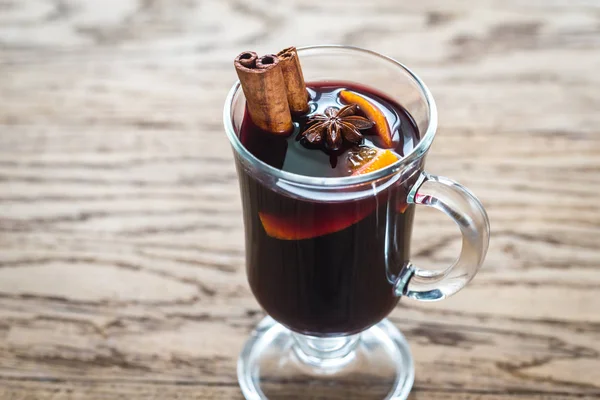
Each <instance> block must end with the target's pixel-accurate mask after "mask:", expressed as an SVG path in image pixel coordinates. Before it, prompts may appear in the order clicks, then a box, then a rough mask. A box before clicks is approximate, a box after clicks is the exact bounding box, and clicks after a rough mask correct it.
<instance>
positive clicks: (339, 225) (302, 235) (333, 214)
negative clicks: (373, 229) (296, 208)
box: [258, 200, 376, 240]
mask: <svg viewBox="0 0 600 400" xmlns="http://www.w3.org/2000/svg"><path fill="white" fill-rule="evenodd" d="M375 206H376V202H375V201H371V200H369V201H361V202H347V203H338V204H326V205H325V204H323V205H316V206H315V208H314V210H313V211H312V212H306V213H298V214H294V215H289V216H279V215H273V214H270V213H265V212H259V213H258V216H259V218H260V222H261V223H262V226H263V228H264V229H265V232H267V235H269V236H271V237H273V238H275V239H281V240H302V239H311V238H315V237H318V236H323V235H328V234H330V233H334V232H339V231H341V230H344V229H346V228H348V227H350V226H352V225H354V224H355V223H357V222H358V221H360V220H362V219H363V218H365V217H366V216H367V215H369V214H370V213H372V212H373V210H375Z"/></svg>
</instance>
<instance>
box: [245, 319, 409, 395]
mask: <svg viewBox="0 0 600 400" xmlns="http://www.w3.org/2000/svg"><path fill="white" fill-rule="evenodd" d="M414 378H415V369H414V365H413V360H412V356H411V354H410V349H409V346H408V343H407V342H406V339H405V338H404V336H403V335H402V334H401V333H400V332H399V331H398V329H396V327H395V326H394V325H393V324H392V323H391V322H389V321H388V320H383V321H381V322H380V323H378V324H377V325H375V326H373V327H371V328H370V329H368V330H366V331H364V332H362V333H360V334H359V335H355V336H346V337H337V338H316V337H310V336H304V335H299V334H295V333H293V332H291V331H290V330H288V329H286V328H285V327H283V326H282V325H280V324H278V323H277V322H275V320H273V319H272V318H271V317H266V318H265V319H263V320H262V321H261V322H260V323H259V324H258V326H257V328H256V330H255V331H254V332H253V333H252V336H251V337H250V339H249V340H248V341H247V342H246V345H245V346H244V349H243V350H242V354H241V355H240V358H239V360H238V381H239V383H240V387H241V389H242V392H243V393H244V396H245V398H246V399H248V400H262V399H269V400H278V399H290V398H307V399H313V398H314V399H329V398H331V399H361V400H363V399H373V400H381V399H406V398H407V397H408V394H409V392H410V390H411V388H412V386H413V382H414Z"/></svg>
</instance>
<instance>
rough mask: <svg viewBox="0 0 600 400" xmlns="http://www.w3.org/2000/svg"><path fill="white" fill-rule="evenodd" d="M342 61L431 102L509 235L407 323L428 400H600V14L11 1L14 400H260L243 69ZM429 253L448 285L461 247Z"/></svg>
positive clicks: (0, 174) (3, 107) (495, 220)
mask: <svg viewBox="0 0 600 400" xmlns="http://www.w3.org/2000/svg"><path fill="white" fill-rule="evenodd" d="M324 42H326V43H330V42H333V43H342V44H352V45H357V46H361V47H367V48H371V49H373V50H376V51H379V52H382V53H385V54H389V55H390V56H393V57H395V58H397V59H400V60H402V61H403V62H404V63H406V64H408V65H409V66H411V67H412V68H413V69H414V70H415V71H417V73H419V74H420V75H421V76H422V78H423V79H424V80H425V81H426V82H428V84H429V86H430V88H431V90H432V91H433V93H434V96H435V97H436V98H437V101H438V106H439V109H440V113H441V115H440V119H441V123H440V130H439V135H438V138H437V140H436V143H435V144H434V146H433V149H432V152H431V156H430V157H429V164H428V166H429V169H430V170H431V171H432V172H434V173H440V174H444V175H448V176H451V177H453V178H455V179H457V180H458V181H461V182H462V183H464V184H465V185H467V186H469V187H470V188H471V189H472V190H473V191H474V192H475V193H476V194H477V195H478V196H479V197H480V198H481V200H482V201H483V202H484V203H485V205H486V207H487V209H488V211H489V215H490V219H491V223H492V241H491V245H490V251H489V254H488V257H487V260H486V262H485V265H484V267H483V268H482V270H481V272H480V274H479V275H478V277H477V278H476V279H475V280H474V281H473V283H472V284H471V285H470V286H469V287H468V288H467V289H466V290H465V291H463V292H462V293H460V294H458V295H457V296H455V297H453V298H452V299H449V300H447V301H444V302H440V303H435V304H422V303H417V302H414V301H410V300H404V301H402V302H401V305H400V306H399V307H398V308H397V309H396V310H395V311H394V312H393V313H392V315H391V320H392V321H393V322H394V323H396V324H397V325H398V326H399V327H400V328H401V329H402V331H403V332H404V333H405V335H406V336H407V338H408V340H409V342H410V343H411V346H412V350H413V355H414V357H415V359H416V370H417V377H416V382H415V386H414V390H413V394H412V395H411V396H412V397H411V398H412V399H486V400H488V399H490V400H491V399H505V400H508V399H511V400H514V399H525V398H533V399H540V400H541V399H574V398H577V399H582V398H585V399H591V398H598V397H599V396H600V356H599V353H600V300H599V296H600V290H598V289H599V288H600V270H599V263H600V250H599V249H600V212H599V211H600V206H599V203H598V201H599V200H600V199H599V194H600V135H599V134H600V131H599V127H600V112H599V110H600V72H599V71H600V52H599V51H600V3H598V2H595V1H590V0H587V1H586V0H548V1H541V0H537V1H536V0H529V1H525V0H503V1H500V0H488V1H479V2H471V1H466V0H465V1H459V0H452V1H444V2H441V1H440V2H436V1H434V0H420V1H412V2H400V1H396V0H382V1H377V2H374V1H364V0H361V1H350V0H348V1H345V2H342V1H339V0H329V1H323V0H303V1H285V2H284V1H281V2H273V1H268V0H253V1H251V2H246V1H243V0H220V1H219V0H214V1H210V0H204V1H200V0H196V1H194V0H187V1H185V0H181V1H167V0H162V1H161V0H140V1H139V2H137V1H131V0H128V1H125V0H121V1H110V2H107V1H104V2H100V1H92V0H88V1H79V2H75V1H65V0H44V1H42V0H39V1H22V0H1V1H0V398H1V399H58V400H64V399H171V398H178V399H240V398H241V394H240V392H239V389H238V386H237V380H236V371H235V363H236V357H237V355H238V353H239V351H240V348H241V346H242V344H243V342H244V340H245V339H246V337H247V336H248V334H249V332H250V331H251V329H252V327H253V326H254V325H255V324H256V323H257V322H258V321H259V320H260V319H261V318H262V317H263V315H264V314H263V312H262V311H261V309H260V308H259V307H258V305H257V303H256V301H255V300H254V299H253V297H252V295H251V293H250V291H249V289H248V285H247V283H246V277H245V273H244V266H243V265H244V247H243V228H242V219H241V214H240V199H239V194H238V186H237V180H236V174H235V170H234V167H233V162H232V156H231V152H230V149H229V145H228V142H227V139H226V137H225V134H224V132H223V129H222V125H221V110H222V105H223V101H224V98H225V95H226V93H227V91H228V89H229V87H230V85H231V84H232V83H233V81H234V79H235V74H234V71H233V68H232V63H231V60H232V59H233V57H234V56H235V55H236V54H237V53H239V52H240V51H241V50H246V49H255V50H257V51H258V52H263V53H264V52H273V51H276V50H278V49H280V48H283V47H285V46H288V45H290V44H296V45H305V44H313V43H324ZM413 243H414V253H415V257H416V260H417V262H420V263H422V264H428V265H437V264H439V265H442V264H445V263H448V262H450V261H452V260H453V258H454V256H455V255H456V254H457V251H458V248H459V245H460V239H459V236H458V234H457V231H456V228H455V227H454V226H452V224H451V223H450V222H447V221H445V220H444V219H443V217H442V216H441V215H438V213H436V212H435V211H431V212H429V210H420V211H419V214H418V217H417V228H416V231H415V234H414V241H413ZM299 393H300V394H299V395H298V396H290V397H289V398H307V395H306V393H308V392H302V391H301V392H299ZM302 393H304V394H305V395H304V396H303V395H302ZM311 398H315V399H316V398H319V397H318V396H313V397H311Z"/></svg>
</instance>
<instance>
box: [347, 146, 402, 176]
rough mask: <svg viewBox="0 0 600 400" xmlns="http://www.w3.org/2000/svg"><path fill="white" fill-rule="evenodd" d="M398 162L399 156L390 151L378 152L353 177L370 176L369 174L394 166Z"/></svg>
mask: <svg viewBox="0 0 600 400" xmlns="http://www.w3.org/2000/svg"><path fill="white" fill-rule="evenodd" d="M398 160H399V158H398V156H397V155H396V154H394V153H392V152H391V151H390V150H377V154H376V155H375V156H374V157H373V158H372V159H371V160H369V161H368V162H367V163H366V164H365V165H363V166H362V167H360V168H358V169H357V170H356V171H354V172H353V173H352V175H353V176H356V175H364V174H368V173H369V172H373V171H377V170H378V169H381V168H385V167H387V166H388V165H392V164H393V163H395V162H396V161H398Z"/></svg>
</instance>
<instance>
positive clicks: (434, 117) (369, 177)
mask: <svg viewBox="0 0 600 400" xmlns="http://www.w3.org/2000/svg"><path fill="white" fill-rule="evenodd" d="M340 49H342V50H351V51H355V52H360V53H363V54H368V55H371V56H375V57H379V58H382V59H384V60H386V61H389V62H391V63H393V64H395V65H396V66H398V67H399V68H400V69H402V70H404V72H406V73H407V74H408V75H409V76H410V77H412V79H414V81H415V82H416V83H417V85H418V87H419V89H420V90H421V92H422V95H423V97H424V98H425V101H426V103H427V106H428V110H429V112H428V118H429V125H428V126H427V131H426V132H425V134H424V135H423V136H422V137H421V139H420V140H419V143H417V145H416V146H415V147H414V148H413V149H412V150H411V151H410V153H408V154H407V155H406V156H404V157H403V158H401V159H400V160H398V161H396V162H395V163H393V164H391V165H389V166H387V167H385V168H382V169H379V170H377V171H373V172H370V173H368V174H364V175H358V176H345V177H335V178H331V177H316V176H307V175H300V174H295V173H293V172H287V171H283V170H280V169H277V168H275V167H272V166H270V165H268V164H266V163H265V162H263V161H261V160H259V159H258V158H257V157H256V156H254V154H252V153H251V152H250V151H248V150H247V149H246V148H245V147H244V145H243V144H242V142H241V141H240V139H239V137H238V135H237V134H236V132H235V128H234V126H233V122H232V118H231V107H232V103H233V99H234V97H235V95H236V93H237V92H238V91H239V90H240V89H241V84H240V81H239V80H238V81H236V82H235V83H234V84H233V86H232V87H231V89H230V90H229V94H228V95H227V98H226V99H225V107H223V124H224V126H225V133H226V134H227V137H228V139H229V142H230V143H231V145H232V147H233V148H234V150H235V151H236V152H237V153H238V154H240V155H241V156H242V157H244V158H245V159H246V160H248V161H249V162H250V163H251V164H252V166H254V167H256V168H257V169H258V170H259V171H261V172H264V173H266V174H268V175H270V176H273V177H275V178H278V179H283V180H285V181H288V182H290V183H296V184H301V185H310V186H324V187H343V186H350V185H360V184H364V183H370V182H373V181H377V180H379V179H383V178H386V177H388V176H390V175H393V174H395V173H397V172H398V171H400V170H402V169H404V168H405V167H407V166H409V165H410V164H412V163H413V162H414V161H415V160H417V159H419V158H420V157H421V156H423V154H425V153H426V152H427V150H429V147H431V143H432V142H433V139H434V137H435V133H436V131H437V123H438V113H437V106H436V104H435V100H434V99H433V96H432V94H431V92H430V91H429V88H428V87H427V86H426V85H425V83H424V82H423V81H422V80H421V78H419V77H418V76H417V75H416V74H415V73H414V72H412V71H411V70H410V69H409V68H408V67H406V66H405V65H404V64H402V63H400V62H399V61H397V60H395V59H393V58H391V57H388V56H385V55H383V54H379V53H377V52H375V51H372V50H367V49H362V48H360V47H354V46H344V45H316V46H305V47H298V49H297V50H298V52H299V53H301V52H303V51H308V50H340Z"/></svg>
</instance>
